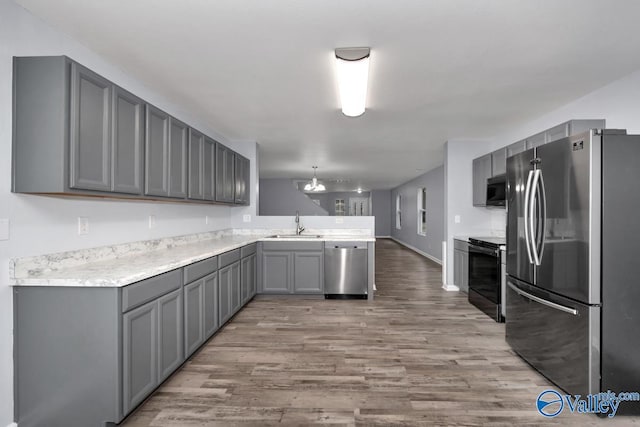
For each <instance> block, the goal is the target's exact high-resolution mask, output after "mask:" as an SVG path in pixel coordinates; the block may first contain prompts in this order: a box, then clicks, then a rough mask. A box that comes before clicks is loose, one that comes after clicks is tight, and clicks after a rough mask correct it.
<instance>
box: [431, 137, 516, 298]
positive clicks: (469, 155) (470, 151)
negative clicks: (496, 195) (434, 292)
mask: <svg viewBox="0 0 640 427" xmlns="http://www.w3.org/2000/svg"><path fill="white" fill-rule="evenodd" d="M496 144H497V143H496V142H494V141H493V140H471V139H457V140H454V139H452V140H449V141H447V142H446V143H445V150H444V153H445V154H444V155H445V160H444V174H445V197H444V199H445V236H446V241H447V260H449V262H447V266H446V268H447V281H446V283H447V284H449V285H453V238H454V236H469V235H474V236H487V235H491V234H494V233H499V232H502V233H504V228H505V223H504V218H505V216H504V209H491V208H477V207H474V206H473V169H472V168H473V166H472V162H473V159H474V158H476V157H479V156H481V155H483V154H486V153H490V152H491V151H493V150H494V149H496V148H498V147H497V146H496ZM456 216H460V222H459V223H456V222H455V217H456Z"/></svg>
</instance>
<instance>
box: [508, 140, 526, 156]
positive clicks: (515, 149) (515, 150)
mask: <svg viewBox="0 0 640 427" xmlns="http://www.w3.org/2000/svg"><path fill="white" fill-rule="evenodd" d="M506 149H507V158H508V157H511V156H514V155H516V154H519V153H522V152H523V151H525V150H526V149H527V141H525V140H524V139H523V140H522V141H518V142H514V143H513V144H511V145H507V148H506Z"/></svg>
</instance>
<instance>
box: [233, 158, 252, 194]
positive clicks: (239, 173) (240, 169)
mask: <svg viewBox="0 0 640 427" xmlns="http://www.w3.org/2000/svg"><path fill="white" fill-rule="evenodd" d="M249 172H250V170H249V159H247V158H246V157H243V156H241V155H239V154H238V153H236V154H235V203H236V204H239V205H248V204H249V181H250V179H249Z"/></svg>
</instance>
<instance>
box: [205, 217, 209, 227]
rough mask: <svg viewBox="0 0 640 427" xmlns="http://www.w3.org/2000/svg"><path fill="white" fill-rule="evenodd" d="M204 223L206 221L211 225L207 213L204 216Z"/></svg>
mask: <svg viewBox="0 0 640 427" xmlns="http://www.w3.org/2000/svg"><path fill="white" fill-rule="evenodd" d="M204 223H205V224H206V225H209V215H205V216H204Z"/></svg>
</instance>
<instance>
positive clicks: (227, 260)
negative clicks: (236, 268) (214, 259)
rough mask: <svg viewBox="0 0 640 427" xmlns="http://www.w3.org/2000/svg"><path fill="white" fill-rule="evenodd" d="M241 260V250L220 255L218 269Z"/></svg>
mask: <svg viewBox="0 0 640 427" xmlns="http://www.w3.org/2000/svg"><path fill="white" fill-rule="evenodd" d="M239 260H240V249H234V250H232V251H229V252H225V253H223V254H220V255H218V268H224V267H226V266H227V265H229V264H233V263H234V262H236V261H239Z"/></svg>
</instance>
